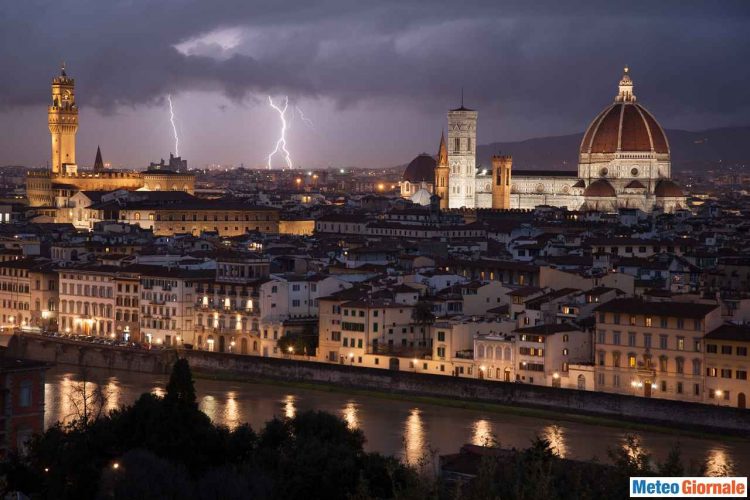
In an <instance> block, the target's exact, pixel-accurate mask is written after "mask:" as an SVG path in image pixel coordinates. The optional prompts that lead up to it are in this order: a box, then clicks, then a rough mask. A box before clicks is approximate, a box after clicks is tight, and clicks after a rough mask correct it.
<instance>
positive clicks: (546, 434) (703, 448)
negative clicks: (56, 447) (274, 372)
mask: <svg viewBox="0 0 750 500" xmlns="http://www.w3.org/2000/svg"><path fill="white" fill-rule="evenodd" d="M87 375H88V378H89V380H96V381H101V387H102V388H104V389H106V391H105V392H107V393H109V394H110V397H109V398H108V400H107V401H106V405H105V408H107V409H111V408H113V407H115V406H121V405H129V404H132V403H133V402H134V401H135V400H136V399H137V398H138V397H139V396H140V395H141V394H142V393H144V392H152V393H153V394H155V395H158V396H163V395H164V394H165V391H164V387H165V383H166V378H165V377H159V376H157V377H154V376H153V375H147V374H136V373H128V372H118V371H110V370H106V371H103V370H102V371H99V372H96V371H94V370H91V371H89V372H88V373H87ZM83 376H84V374H83V373H80V374H79V373H78V372H77V371H76V368H72V367H65V366H58V367H56V368H53V369H52V370H50V371H49V372H48V375H47V377H46V380H47V383H46V385H45V398H44V403H45V415H44V417H45V424H46V425H47V426H50V425H53V424H55V423H56V422H57V421H66V422H70V420H71V419H72V418H74V417H76V416H78V413H77V409H76V404H74V403H75V402H76V401H79V402H80V400H81V391H80V390H79V389H81V387H82V383H81V382H80V380H81V379H82V378H83ZM92 376H94V378H92ZM96 387H97V386H96V384H92V383H91V382H90V383H89V385H88V386H87V387H86V392H87V393H88V394H91V390H92V389H95V388H96ZM230 388H231V390H230ZM286 391H288V392H281V393H280V392H279V387H278V386H274V385H264V384H249V383H233V384H231V385H230V386H228V385H227V383H226V382H222V381H213V380H198V381H196V393H197V396H198V401H199V403H200V408H201V410H203V411H204V412H206V414H207V415H208V416H209V417H210V418H211V419H212V420H213V421H214V422H216V423H218V424H224V425H227V426H229V427H235V426H236V425H239V424H242V423H244V422H248V423H249V424H251V425H252V427H253V428H254V429H256V430H258V429H262V428H263V426H264V425H265V423H266V422H267V421H269V420H270V419H271V418H273V417H274V416H286V417H294V416H295V415H297V414H298V412H299V411H302V410H303V409H305V410H306V409H315V410H322V411H327V412H331V413H334V414H336V415H340V416H342V417H343V418H344V420H345V421H346V422H347V425H348V426H349V427H350V428H356V429H361V430H362V431H363V432H364V434H365V436H366V438H367V442H366V444H365V448H366V449H367V451H377V452H381V453H385V454H395V455H400V456H401V457H402V458H403V459H404V460H405V461H407V462H409V463H411V464H416V465H421V464H422V463H424V462H422V459H423V458H425V459H426V461H429V460H431V459H432V457H431V453H432V451H431V449H432V448H433V447H435V448H436V449H438V450H439V451H440V452H441V453H455V452H457V451H458V450H459V448H460V447H461V446H462V445H463V444H465V443H466V442H471V443H474V444H478V445H484V444H486V443H487V441H488V440H489V439H494V438H495V436H496V435H497V436H502V440H501V442H500V444H501V445H502V446H504V447H506V448H510V447H518V448H525V447H527V446H528V445H529V440H530V439H531V438H532V437H533V436H535V435H539V436H540V437H543V438H545V439H547V440H549V442H550V445H551V446H552V448H553V450H554V451H555V453H557V454H558V455H560V456H564V457H565V458H573V459H581V460H588V459H591V458H592V457H594V456H598V457H602V458H604V460H605V461H606V460H607V458H606V457H607V454H606V453H607V450H608V449H611V448H616V449H618V450H622V452H623V453H628V454H629V455H630V456H633V457H637V456H639V453H641V452H642V447H641V446H640V443H641V441H640V440H638V441H637V442H638V446H635V447H628V446H626V445H625V444H624V443H623V441H622V439H623V433H622V431H621V430H619V429H617V428H612V427H600V426H594V425H587V424H583V423H578V422H566V423H565V424H564V427H563V428H559V427H557V426H554V425H550V424H552V423H554V420H542V419H538V418H531V417H520V416H514V415H503V416H496V415H491V414H490V415H488V414H486V413H480V412H476V411H472V410H463V409H452V408H446V407H436V406H432V405H423V406H420V408H419V409H416V408H414V407H413V404H414V403H409V402H405V401H391V400H383V399H374V398H370V397H367V396H361V395H356V396H355V395H350V396H346V399H344V400H342V399H341V395H340V394H338V393H327V392H324V391H314V390H304V389H286ZM79 406H80V405H79ZM640 434H641V436H642V437H643V441H642V442H643V443H647V444H648V447H649V450H648V451H649V453H653V455H654V461H655V462H661V461H663V460H664V459H665V458H666V457H667V454H668V452H669V450H670V449H671V447H672V446H673V445H674V444H675V442H677V441H680V443H681V445H682V448H681V449H682V451H683V460H684V462H685V464H686V465H687V464H688V463H695V464H697V463H700V464H706V465H707V473H708V474H711V475H721V474H726V473H735V474H736V473H739V471H743V470H747V469H748V467H749V466H750V446H747V441H738V442H733V441H727V442H722V443H719V444H717V443H716V441H715V440H713V439H711V440H709V439H696V438H692V437H688V436H679V437H678V436H674V435H672V436H670V435H665V434H659V433H654V432H648V431H644V432H641V433H640Z"/></svg>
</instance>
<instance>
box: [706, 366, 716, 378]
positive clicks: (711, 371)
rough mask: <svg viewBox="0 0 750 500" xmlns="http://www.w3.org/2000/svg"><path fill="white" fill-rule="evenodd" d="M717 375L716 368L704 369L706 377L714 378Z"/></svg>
mask: <svg viewBox="0 0 750 500" xmlns="http://www.w3.org/2000/svg"><path fill="white" fill-rule="evenodd" d="M716 375H717V370H716V368H706V377H715V376H716Z"/></svg>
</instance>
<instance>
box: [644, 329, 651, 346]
mask: <svg viewBox="0 0 750 500" xmlns="http://www.w3.org/2000/svg"><path fill="white" fill-rule="evenodd" d="M643 347H645V348H646V349H651V334H650V333H644V334H643Z"/></svg>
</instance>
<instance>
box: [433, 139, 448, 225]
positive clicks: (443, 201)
mask: <svg viewBox="0 0 750 500" xmlns="http://www.w3.org/2000/svg"><path fill="white" fill-rule="evenodd" d="M449 176H450V167H449V166H448V148H447V147H446V146H445V134H442V135H441V136H440V149H439V151H438V162H437V166H436V167H435V190H434V192H435V194H436V195H438V196H439V197H440V210H447V209H448V178H449Z"/></svg>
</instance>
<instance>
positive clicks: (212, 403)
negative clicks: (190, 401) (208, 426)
mask: <svg viewBox="0 0 750 500" xmlns="http://www.w3.org/2000/svg"><path fill="white" fill-rule="evenodd" d="M199 408H200V409H201V411H202V412H203V413H205V414H206V415H208V418H210V419H211V421H212V422H216V423H222V422H217V420H216V398H215V397H213V396H211V395H210V394H206V395H205V396H203V399H201V402H200V404H199Z"/></svg>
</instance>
